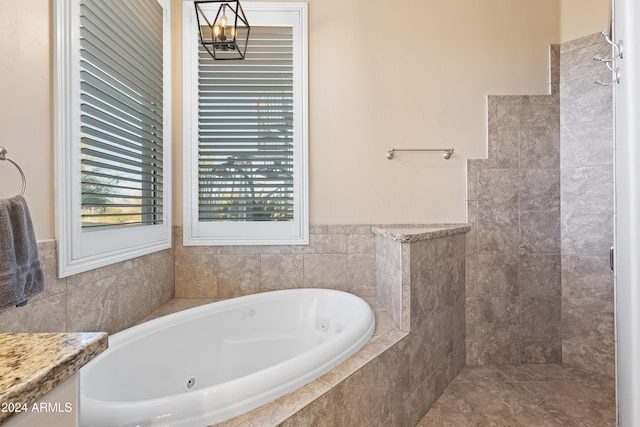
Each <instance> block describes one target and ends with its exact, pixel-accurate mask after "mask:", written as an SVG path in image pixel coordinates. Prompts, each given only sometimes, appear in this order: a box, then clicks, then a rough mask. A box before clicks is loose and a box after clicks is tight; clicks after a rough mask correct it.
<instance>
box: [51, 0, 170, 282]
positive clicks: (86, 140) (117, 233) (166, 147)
mask: <svg viewBox="0 0 640 427" xmlns="http://www.w3.org/2000/svg"><path fill="white" fill-rule="evenodd" d="M170 2H171V0H118V1H111V0H64V1H56V2H54V13H53V16H54V27H55V28H54V31H53V34H54V37H55V41H54V43H53V45H54V67H53V69H54V79H53V81H54V103H55V105H54V123H55V126H54V134H55V144H54V145H55V169H56V173H55V178H56V184H55V191H56V195H55V200H56V240H57V242H58V274H59V276H60V277H66V276H70V275H73V274H78V273H81V272H83V271H87V270H91V269H94V268H98V267H102V266H105V265H109V264H114V263H116V262H121V261H125V260H128V259H132V258H135V257H139V256H143V255H146V254H150V253H152V252H156V251H160V250H163V249H167V248H169V247H171V173H170V171H171V156H170V155H169V154H170V151H171V150H170V147H171V121H170V117H171V97H170V95H171V91H170V89H171V85H170V82H171V8H170Z"/></svg>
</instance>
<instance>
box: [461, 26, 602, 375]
mask: <svg viewBox="0 0 640 427" xmlns="http://www.w3.org/2000/svg"><path fill="white" fill-rule="evenodd" d="M608 50H609V47H608V45H607V43H605V41H604V39H603V38H602V37H601V36H600V35H593V36H589V37H585V38H581V39H578V40H575V41H571V42H568V43H564V44H562V45H560V46H551V48H550V63H551V67H550V69H551V78H550V82H551V94H550V95H543V96H490V97H489V98H488V129H487V131H488V138H489V155H488V159H486V160H470V161H469V162H468V190H467V191H468V220H469V223H470V224H471V226H472V230H471V232H470V233H469V234H468V240H467V289H466V298H467V304H466V308H467V318H466V322H467V325H466V339H467V364H468V365H485V364H504V363H507V364H513V363H558V362H563V363H566V364H570V365H575V366H577V367H580V368H582V369H585V370H588V371H591V372H595V373H599V374H604V375H606V376H608V377H613V376H614V325H613V321H614V320H613V319H614V312H613V309H614V307H613V273H612V271H611V269H610V266H609V248H610V247H611V246H612V245H613V128H612V120H613V113H612V98H611V97H612V90H611V88H610V87H608V86H604V85H599V84H596V83H595V81H596V80H603V81H606V79H607V78H610V73H608V71H607V70H606V68H605V67H604V66H603V64H602V63H600V62H597V61H594V60H593V59H592V58H593V57H594V56H595V55H596V54H601V55H604V56H606V55H607V54H608Z"/></svg>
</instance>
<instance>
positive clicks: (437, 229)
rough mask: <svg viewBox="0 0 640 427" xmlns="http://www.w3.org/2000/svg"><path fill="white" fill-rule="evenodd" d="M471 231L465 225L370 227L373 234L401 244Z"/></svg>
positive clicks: (468, 226) (469, 227)
mask: <svg viewBox="0 0 640 427" xmlns="http://www.w3.org/2000/svg"><path fill="white" fill-rule="evenodd" d="M469 230H471V226H470V225H467V224H445V225H436V224H434V225H415V226H407V227H384V226H380V227H372V228H371V231H372V232H373V233H374V234H380V235H382V236H385V237H388V238H390V239H393V240H397V241H399V242H402V243H410V242H417V241H420V240H428V239H435V238H438V237H444V236H450V235H452V234H458V233H466V232H467V231H469Z"/></svg>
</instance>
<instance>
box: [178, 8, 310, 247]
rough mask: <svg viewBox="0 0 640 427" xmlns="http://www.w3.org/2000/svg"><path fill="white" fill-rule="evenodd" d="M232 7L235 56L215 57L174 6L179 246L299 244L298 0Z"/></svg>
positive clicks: (301, 72) (301, 95) (302, 89)
mask: <svg viewBox="0 0 640 427" xmlns="http://www.w3.org/2000/svg"><path fill="white" fill-rule="evenodd" d="M200 6H202V8H203V9H204V10H205V13H206V12H207V9H206V8H207V7H208V5H207V4H206V3H200ZM242 7H243V9H244V12H245V14H246V16H247V19H248V21H249V23H250V24H251V33H250V36H249V42H248V45H247V52H246V56H245V59H244V60H234V61H217V60H214V59H213V58H212V57H211V56H210V55H209V54H208V53H207V51H206V50H205V49H204V48H203V47H202V46H201V45H200V40H199V37H198V27H197V26H198V22H197V19H196V14H195V7H194V5H193V3H192V2H184V3H183V8H182V17H183V22H182V24H183V25H182V43H183V44H182V55H183V56H182V58H183V59H182V60H183V68H182V76H183V91H182V93H183V103H182V106H183V124H184V134H183V161H184V163H183V165H184V200H185V203H184V216H183V218H184V221H183V225H184V233H183V238H184V240H183V244H184V245H187V246H189V245H300V244H307V243H308V242H309V213H308V211H309V210H308V204H309V201H308V200H309V199H308V181H309V178H308V159H307V157H308V154H307V153H308V125H307V123H308V107H307V99H308V78H307V69H308V66H307V22H308V18H307V4H306V3H304V2H250V1H247V2H245V1H243V2H242ZM209 11H210V12H212V13H215V10H214V8H210V9H209Z"/></svg>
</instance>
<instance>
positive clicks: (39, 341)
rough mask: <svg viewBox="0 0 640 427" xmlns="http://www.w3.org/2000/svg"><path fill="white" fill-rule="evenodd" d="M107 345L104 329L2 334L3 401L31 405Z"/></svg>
mask: <svg viewBox="0 0 640 427" xmlns="http://www.w3.org/2000/svg"><path fill="white" fill-rule="evenodd" d="M107 346H108V340H107V334H106V333H103V332H95V333H93V332H92V333H81V332H78V333H47V334H0V404H1V403H20V404H27V405H31V404H32V403H33V402H36V401H37V400H38V399H39V398H41V397H42V396H44V395H45V394H46V393H48V392H49V391H51V390H53V388H54V387H56V386H57V385H58V384H61V383H62V382H64V381H65V380H66V379H67V378H69V377H71V376H72V375H73V374H75V373H76V372H78V370H79V369H80V368H81V367H82V366H84V365H85V364H87V363H88V362H89V361H90V360H92V359H93V358H94V357H96V356H97V355H98V354H100V353H102V352H103V351H104V350H106V349H107ZM11 415H12V413H9V412H0V422H1V421H2V420H4V419H5V418H8V417H9V416H11Z"/></svg>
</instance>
